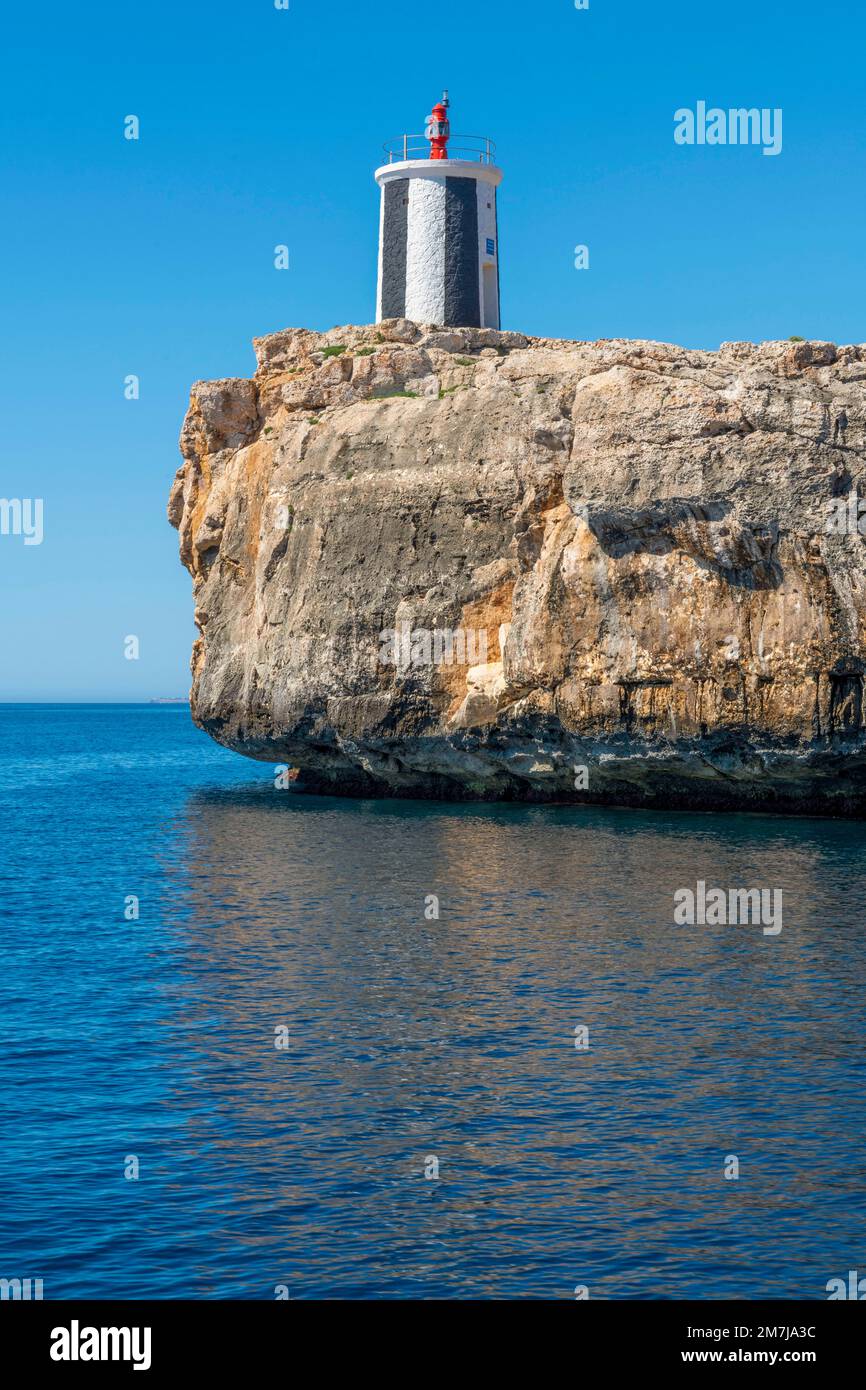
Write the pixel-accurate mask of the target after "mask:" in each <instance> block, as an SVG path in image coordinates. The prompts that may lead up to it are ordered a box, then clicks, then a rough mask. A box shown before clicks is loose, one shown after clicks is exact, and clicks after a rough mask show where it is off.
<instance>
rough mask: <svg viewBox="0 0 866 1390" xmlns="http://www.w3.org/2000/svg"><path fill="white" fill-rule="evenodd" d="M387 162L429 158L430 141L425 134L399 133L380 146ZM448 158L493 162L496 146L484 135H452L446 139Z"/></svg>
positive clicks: (485, 162) (484, 162) (477, 162)
mask: <svg viewBox="0 0 866 1390" xmlns="http://www.w3.org/2000/svg"><path fill="white" fill-rule="evenodd" d="M382 149H383V150H384V151H385V153H386V155H387V156H388V163H389V164H394V163H395V162H400V161H405V160H407V159H429V158H430V141H429V140H428V139H427V137H426V135H401V136H400V138H399V140H389V141H388V143H387V144H385V145H383V146H382ZM448 158H449V159H467V160H470V161H471V162H472V163H474V164H495V163H496V146H495V145H494V143H493V141H492V140H489V139H488V138H487V136H486V135H454V136H452V137H451V139H450V140H449V141H448Z"/></svg>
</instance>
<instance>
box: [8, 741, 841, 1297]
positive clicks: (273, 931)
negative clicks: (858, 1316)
mask: <svg viewBox="0 0 866 1390" xmlns="http://www.w3.org/2000/svg"><path fill="white" fill-rule="evenodd" d="M150 736H151V735H150V731H149V730H148V731H146V732H145V734H144V735H142V739H143V742H144V743H146V742H147V738H148V737H150ZM182 736H183V737H184V738H187V737H190V738H193V739H198V737H199V736H198V735H196V734H194V733H193V734H192V735H188V734H187V733H186V731H185V730H184V732H183V735H182ZM177 737H178V738H180V737H181V734H180V733H178V734H177ZM194 746H195V748H196V750H198V749H199V747H200V745H199V743H198V742H196V743H195V745H194ZM207 747H208V749H210V745H207ZM217 753H218V756H219V759H220V761H219V762H218V763H217V762H215V763H214V766H213V769H212V770H211V769H210V768H209V767H205V768H204V769H203V768H202V765H201V764H197V766H196V769H195V771H193V770H190V771H189V773H188V775H184V773H183V771H182V770H181V771H179V769H178V766H177V764H176V761H175V762H172V763H171V765H170V766H169V765H168V764H167V766H166V770H165V772H163V773H161V772H160V769H159V766H158V762H157V764H155V765H154V766H153V767H152V768H151V770H150V772H149V773H148V778H149V782H148V785H147V787H146V788H140V790H141V791H142V799H141V801H140V802H139V805H138V812H137V814H136V815H130V816H129V817H128V818H127V819H126V820H124V819H123V817H120V818H115V819H113V820H112V823H111V824H110V825H108V824H105V823H104V822H105V820H106V819H111V818H110V817H106V813H105V808H104V807H103V809H102V813H101V815H97V816H96V822H97V823H98V824H99V825H101V826H102V831H103V834H104V839H103V843H102V852H101V857H100V856H99V855H97V863H98V868H99V872H98V873H97V874H96V875H95V876H94V874H93V873H92V872H90V873H88V871H86V870H84V869H82V874H83V881H82V882H81V883H79V885H78V900H79V901H83V903H84V906H85V912H86V913H87V912H91V911H92V916H93V927H92V929H91V936H90V944H89V946H88V949H87V951H86V952H84V953H82V950H81V946H80V943H79V945H78V946H77V947H76V949H75V960H76V962H77V967H76V971H75V972H72V973H73V975H74V978H71V977H70V973H69V972H67V973H66V974H64V975H63V976H57V974H56V973H55V972H54V967H55V966H56V964H57V958H56V955H54V954H52V953H54V952H56V951H57V950H58V949H60V948H59V947H58V946H57V945H56V942H55V943H54V944H53V945H52V946H51V947H50V950H49V960H47V961H46V962H44V963H43V964H44V965H45V966H47V965H48V964H50V965H51V966H52V978H53V981H54V988H55V990H58V989H59V992H60V994H59V997H60V1000H61V1001H62V1002H61V1005H60V1007H61V1012H62V1013H63V1022H62V1028H61V1024H60V1022H59V1021H58V1024H57V1026H58V1028H60V1030H61V1031H62V1032H63V1033H64V1037H65V1038H66V1042H65V1044H64V1047H65V1048H66V1049H67V1054H68V1050H69V1049H70V1047H71V1048H74V1050H75V1056H74V1058H73V1057H70V1056H68V1055H67V1056H66V1057H65V1059H64V1061H63V1062H62V1063H58V1064H57V1065H56V1066H53V1070H52V1067H49V1073H50V1075H49V1076H48V1077H46V1075H45V1067H44V1065H43V1066H42V1067H40V1068H38V1069H37V1071H36V1077H37V1080H36V1082H35V1083H34V1082H33V1077H32V1073H31V1084H30V1085H29V1086H28V1087H27V1088H26V1091H24V1090H19V1091H14V1099H15V1101H16V1104H17V1106H18V1114H19V1118H21V1119H22V1123H23V1124H24V1131H23V1132H24V1133H26V1135H27V1139H26V1141H25V1140H19V1145H18V1149H19V1151H18V1153H17V1159H18V1162H19V1167H18V1172H19V1175H20V1174H21V1172H22V1171H23V1172H24V1173H25V1174H27V1173H28V1172H29V1182H25V1181H23V1180H22V1181H21V1182H19V1184H18V1188H17V1194H16V1195H17V1197H18V1208H17V1210H18V1211H19V1212H22V1211H23V1215H22V1219H21V1220H20V1221H19V1222H17V1224H16V1222H15V1221H13V1224H12V1227H11V1244H12V1249H13V1250H15V1251H16V1255H18V1254H20V1252H22V1251H26V1252H28V1253H29V1255H31V1256H32V1258H30V1259H26V1260H25V1263H26V1264H27V1266H28V1267H27V1268H22V1269H21V1271H20V1272H21V1274H33V1275H43V1274H44V1275H46V1276H48V1277H50V1287H51V1292H52V1294H53V1296H60V1295H61V1294H79V1293H82V1294H88V1293H90V1294H96V1295H97V1296H108V1295H115V1296H140V1297H141V1296H147V1295H154V1296H171V1295H173V1296H180V1297H207V1296H211V1297H212V1296H234V1297H253V1298H270V1297H273V1293H274V1286H275V1285H277V1284H287V1285H288V1286H289V1288H290V1290H291V1294H292V1297H301V1298H303V1297H323V1296H329V1295H330V1296H341V1297H377V1296H398V1297H399V1296H475V1297H487V1296H528V1297H566V1298H567V1297H570V1296H571V1294H572V1290H573V1288H574V1286H575V1285H576V1284H586V1285H588V1286H589V1290H590V1296H592V1297H599V1298H624V1297H631V1298H634V1297H638V1298H659V1297H673V1298H682V1297H705V1298H722V1297H732V1296H733V1297H747V1298H748V1297H761V1296H773V1297H797V1298H821V1297H824V1296H826V1295H825V1292H824V1287H825V1285H826V1282H827V1280H828V1279H830V1278H832V1277H834V1276H835V1275H843V1276H844V1275H845V1274H846V1272H847V1270H848V1269H849V1268H856V1267H857V1266H858V1261H859V1263H860V1265H862V1264H863V1262H864V1260H866V1249H864V1244H866V1242H864V1228H863V1215H864V1191H866V1165H864V1160H863V1157H862V1139H861V1136H862V1132H863V1122H864V1118H866V1104H864V1095H863V1091H864V1088H863V1055H862V1027H863V1013H862V1000H863V993H864V983H866V950H864V936H863V924H862V908H861V904H862V897H863V895H862V888H863V864H864V851H863V849H862V829H861V828H860V827H858V826H852V825H844V824H837V823H834V822H829V821H810V822H799V823H797V822H791V821H778V820H774V819H772V818H769V817H718V816H689V817H686V816H683V817H676V816H662V815H647V814H640V813H633V812H615V811H609V812H606V811H599V810H591V811H585V812H584V811H581V810H579V809H575V808H567V809H566V808H563V809H554V808H526V807H491V808H484V807H481V808H477V807H448V806H437V805H421V804H402V803H383V802H378V803H377V802H343V801H332V800H324V799H322V800H318V799H315V800H313V799H305V798H296V797H294V796H293V795H292V794H291V793H279V792H276V791H275V790H274V789H273V786H272V784H271V781H270V779H269V769H267V768H264V769H256V768H252V769H251V768H250V766H249V765H245V764H241V763H239V762H238V761H237V760H231V761H230V763H226V762H223V761H222V758H223V755H222V753H221V752H219V750H217ZM144 791H147V792H148V795H147V796H146V797H145V796H144V795H143V793H144ZM145 802H146V806H145ZM88 804H90V803H88ZM79 826H80V833H82V834H83V833H85V831H87V830H88V826H87V825H86V824H82V822H81V819H80V818H79ZM95 829H96V825H95V824H94V825H91V826H90V827H89V830H90V833H91V834H93V833H95ZM132 865H137V867H136V868H135V871H134V872H133V868H132V867H131V866H132ZM136 875H137V879H136ZM698 879H704V880H706V881H707V883H708V884H711V885H719V886H724V887H728V886H739V885H744V886H749V885H756V884H759V885H765V886H770V887H780V888H781V889H782V890H783V892H784V929H783V931H782V933H781V935H780V936H779V937H776V938H773V937H765V936H764V935H763V934H762V933H761V931H760V928H759V927H756V926H755V927H752V926H744V927H678V926H674V925H673V894H674V892H675V890H676V889H677V888H680V887H687V886H691V887H694V885H695V882H696V880H698ZM130 881H138V882H141V883H143V885H144V888H143V893H142V903H143V909H144V910H143V914H142V923H141V924H140V926H139V927H138V929H137V932H136V933H135V934H134V935H133V936H132V941H131V942H130V940H129V939H128V938H129V937H130V933H129V932H128V931H127V930H126V929H125V928H122V927H118V925H117V924H116V923H112V924H111V925H110V926H107V925H106V923H105V913H104V911H103V913H102V921H101V922H100V920H99V912H98V902H99V900H100V898H101V897H102V896H104V893H105V885H106V883H110V884H111V889H112V892H114V893H115V894H117V893H120V892H122V890H123V889H124V887H125V885H126V884H128V883H129V882H130ZM432 894H435V895H436V896H437V897H438V899H439V904H440V909H439V910H440V915H439V918H438V920H427V918H426V917H425V901H427V900H429V895H432ZM115 915H116V914H115ZM57 930H58V931H59V932H60V933H61V935H62V930H63V928H62V926H61V927H59V928H57ZM33 949H34V950H35V951H36V952H37V955H38V952H39V950H40V949H44V944H43V946H42V947H40V944H39V942H38V941H37V942H36V944H35V946H34V948H33ZM64 949H67V948H64ZM22 970H23V973H21V974H20V975H19V976H18V977H17V978H18V980H19V982H20V983H21V984H22V987H23V984H24V983H25V979H26V977H27V975H28V972H29V975H30V983H31V985H32V984H34V983H35V985H36V991H35V992H36V995H37V997H38V995H39V994H40V991H41V990H42V988H44V989H45V990H46V993H47V987H48V980H47V978H46V977H45V976H44V975H43V974H42V973H41V970H40V965H39V962H38V960H36V961H35V962H34V959H32V958H31V959H29V965H27V966H24V967H22ZM13 975H14V972H13ZM88 981H89V983H88ZM16 997H17V999H18V1004H19V1008H20V1012H19V1020H20V1019H29V1020H32V1017H33V1013H32V1010H33V1008H34V1004H33V998H34V994H33V991H32V990H31V992H30V993H29V995H27V996H26V998H28V999H29V1004H26V1005H25V1002H24V1001H25V995H24V993H22V994H20V995H19V996H16ZM28 1010H29V1011H28ZM70 1020H74V1025H75V1037H74V1041H72V1042H70V1038H69V1032H68V1027H69V1023H70ZM283 1025H285V1026H287V1027H288V1029H289V1030H290V1032H289V1036H290V1043H289V1047H288V1049H287V1050H280V1049H278V1048H277V1047H275V1045H274V1041H275V1029H277V1028H279V1027H280V1026H283ZM578 1025H585V1026H587V1027H588V1028H589V1032H590V1043H591V1047H590V1050H589V1051H588V1052H581V1051H578V1050H576V1048H575V1037H574V1034H575V1028H576V1026H578ZM45 1027H46V1028H47V1029H48V1030H49V1032H50V1030H51V1028H52V1023H51V1021H50V1019H49V1021H48V1022H47V1023H46V1024H45ZM64 1030H65V1031H64ZM23 1031H24V1033H25V1034H28V1028H26V1027H25V1028H24V1030H23ZM32 1033H33V1029H32V1027H30V1028H29V1034H32ZM40 1037H41V1041H40V1040H39V1039H37V1041H36V1043H35V1044H34V1039H33V1037H32V1036H30V1037H29V1040H28V1037H26V1036H25V1037H24V1038H23V1039H22V1038H21V1036H20V1033H19V1043H20V1047H21V1049H22V1051H21V1052H20V1053H19V1056H24V1057H26V1056H27V1051H28V1046H29V1047H30V1051H31V1053H32V1052H33V1047H34V1046H35V1049H36V1051H35V1054H34V1055H37V1054H38V1056H40V1057H41V1058H42V1059H43V1063H44V1058H45V1056H46V1052H47V1051H50V1050H51V1049H50V1046H49V1047H48V1048H46V1047H45V1046H44V1043H45V1038H44V1035H40ZM55 1042H56V1038H55ZM34 1100H36V1101H37V1102H38V1106H37V1107H36V1108H34ZM43 1106H44V1109H43V1108H42V1107H43ZM52 1146H53V1147H52ZM127 1153H136V1154H139V1155H140V1158H141V1164H142V1178H141V1180H140V1181H139V1182H138V1183H124V1182H123V1181H122V1180H118V1178H117V1174H116V1172H114V1170H113V1169H111V1172H110V1176H109V1175H105V1174H104V1173H103V1170H106V1173H107V1168H106V1165H108V1167H110V1165H111V1164H113V1163H114V1160H115V1158H116V1157H117V1156H118V1155H119V1159H120V1160H122V1158H123V1156H124V1155H125V1154H127ZM729 1154H736V1155H737V1156H738V1157H739V1161H740V1178H739V1180H738V1181H726V1179H725V1176H724V1168H725V1160H726V1156H727V1155H729ZM109 1155H110V1160H109V1157H108V1156H109ZM429 1156H435V1157H436V1159H437V1160H438V1164H439V1174H440V1176H439V1179H438V1181H435V1180H434V1181H429V1180H427V1179H426V1178H425V1161H426V1160H427V1158H428V1157H429ZM49 1172H51V1173H53V1175H54V1188H55V1196H54V1199H53V1201H52V1205H51V1210H50V1212H49V1213H47V1214H46V1213H45V1209H44V1207H42V1212H43V1216H42V1220H41V1222H40V1223H36V1222H34V1221H33V1220H31V1221H30V1222H29V1224H28V1222H27V1220H26V1216H27V1212H28V1208H29V1211H30V1215H31V1217H32V1216H33V1215H34V1211H33V1205H34V1204H35V1203H36V1202H37V1199H38V1200H39V1201H41V1200H42V1198H43V1197H44V1195H45V1190H46V1185H50V1184H48V1173H49ZM58 1179H62V1181H57V1180H58ZM58 1192H59V1194H60V1195H59V1196H58V1195H57V1193H58ZM15 1209H16V1208H15V1207H14V1204H13V1210H15ZM37 1226H38V1229H37ZM28 1242H29V1243H28ZM21 1258H24V1256H23V1255H22V1256H21ZM18 1262H19V1263H20V1259H19V1261H18ZM31 1264H32V1265H33V1268H32V1269H31V1268H30V1267H29V1266H30V1265H31ZM46 1293H48V1286H47V1287H46Z"/></svg>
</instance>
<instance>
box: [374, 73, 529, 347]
mask: <svg viewBox="0 0 866 1390" xmlns="http://www.w3.org/2000/svg"><path fill="white" fill-rule="evenodd" d="M448 108H449V101H448V93H447V92H445V94H444V95H443V97H442V100H441V101H439V102H437V103H436V105H435V106H434V107H433V110H432V112H431V114H430V115H429V116H428V117H427V123H426V127H425V131H424V134H423V136H422V135H403V136H401V137H400V139H399V140H398V141H395V142H393V143H392V144H390V145H386V146H385V152H386V155H387V163H385V164H383V165H382V166H381V168H379V169H377V170H376V174H375V178H376V182H377V183H378V185H379V187H380V189H381V190H382V193H381V211H380V218H379V286H378V294H377V301H376V321H377V323H381V321H382V320H383V319H397V318H405V319H413V320H414V321H415V322H417V323H432V324H437V325H440V326H442V327H449V328H499V227H498V223H497V216H496V190H497V189H498V187H499V185H500V183H501V182H502V170H501V169H498V168H497V167H496V163H495V147H494V145H493V143H492V141H490V140H488V139H487V138H486V136H473V135H463V136H455V137H454V139H453V142H452V137H451V126H450V122H449V120H448Z"/></svg>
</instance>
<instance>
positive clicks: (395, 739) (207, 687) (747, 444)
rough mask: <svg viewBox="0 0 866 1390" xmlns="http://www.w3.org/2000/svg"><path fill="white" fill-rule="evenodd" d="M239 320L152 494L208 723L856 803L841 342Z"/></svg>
mask: <svg viewBox="0 0 866 1390" xmlns="http://www.w3.org/2000/svg"><path fill="white" fill-rule="evenodd" d="M255 349H256V355H257V360H258V369H257V371H256V374H255V376H254V377H253V378H252V380H224V381H213V382H199V383H197V384H196V385H195V386H194V387H193V390H192V397H191V402H190V408H189V412H188V414H187V417H186V421H185V423H184V426H183V432H182V436H181V448H182V453H183V458H184V463H183V466H182V467H181V469H180V470H179V472H178V474H177V478H176V481H175V484H174V487H173V490H172V494H171V501H170V505H169V517H170V520H171V522H172V524H173V525H174V526H176V527H177V528H178V531H179V533H180V553H181V558H182V560H183V563H184V564H185V565H186V567H187V569H188V570H189V571H190V573H191V575H192V578H193V588H194V594H195V603H196V608H195V618H196V623H197V625H198V629H199V632H200V636H199V638H198V639H197V641H196V643H195V646H194V650H193V657H192V673H193V687H192V708H193V714H194V717H195V719H196V722H197V723H198V724H199V725H200V726H201V727H202V728H203V729H206V730H207V731H208V732H209V733H210V734H212V735H213V737H214V738H216V739H218V740H219V742H220V743H223V744H225V745H226V746H227V747H229V748H233V749H236V750H237V751H239V752H241V753H245V754H247V755H248V756H250V757H253V758H258V759H262V760H265V761H267V762H270V763H274V764H281V763H282V764H287V765H289V766H290V767H291V768H293V769H296V770H297V774H296V775H297V785H298V786H299V787H308V788H311V789H314V790H318V791H332V792H340V793H349V794H364V795H409V796H436V797H482V798H518V799H539V800H548V799H552V800H576V801H585V800H591V801H611V802H619V803H624V804H645V805H657V806H659V805H662V806H672V807H681V808H692V807H710V808H712V807H748V808H771V809H778V810H791V811H799V812H809V811H820V812H830V813H835V814H857V815H862V814H863V813H864V811H866V733H864V725H863V676H864V671H866V545H864V537H863V535H862V534H861V531H860V527H859V525H858V522H859V520H860V518H859V511H858V494H859V493H863V494H864V495H866V347H862V346H861V347H835V346H834V345H832V344H830V343H815V342H787V343H785V342H782V343H764V344H762V345H760V346H755V345H753V344H751V343H727V344H724V345H723V346H722V348H721V349H720V350H719V351H718V352H697V351H686V350H684V349H682V348H677V347H672V346H669V345H667V344H660V343H648V342H628V341H618V340H614V341H606V342H598V343H579V342H560V341H551V340H546V339H538V338H526V337H523V336H522V335H520V334H517V333H496V332H493V331H492V330H484V329H482V330H478V329H466V330H441V329H438V330H437V329H430V328H425V327H424V326H422V325H419V324H414V323H409V322H406V321H404V320H395V321H391V322H388V323H385V324H380V325H378V326H377V327H368V328H355V327H350V328H341V329H335V330H333V331H332V332H330V333H326V334H317V333H312V332H307V331H300V330H299V331H293V330H288V331H286V332H282V333H275V334H272V335H270V336H269V337H265V338H261V339H259V340H257V341H256V343H255ZM864 510H866V504H864ZM862 528H863V530H864V531H866V519H864V520H863V521H862Z"/></svg>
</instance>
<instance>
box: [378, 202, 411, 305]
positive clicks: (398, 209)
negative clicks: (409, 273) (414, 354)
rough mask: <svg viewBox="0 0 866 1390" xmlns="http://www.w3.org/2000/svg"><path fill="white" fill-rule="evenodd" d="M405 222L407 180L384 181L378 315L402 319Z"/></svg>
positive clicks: (406, 225) (404, 299)
mask: <svg viewBox="0 0 866 1390" xmlns="http://www.w3.org/2000/svg"><path fill="white" fill-rule="evenodd" d="M408 222H409V180H408V179H393V180H391V181H390V182H388V183H386V184H385V212H384V223H383V226H382V318H383V319H402V318H403V317H404V316H405V313H406V239H407V234H408V233H407V228H408Z"/></svg>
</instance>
